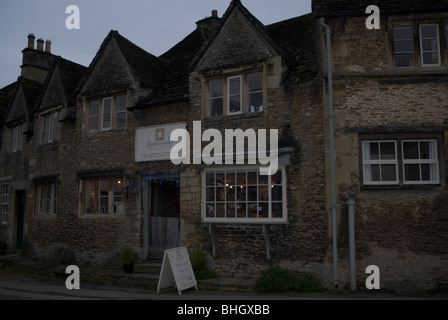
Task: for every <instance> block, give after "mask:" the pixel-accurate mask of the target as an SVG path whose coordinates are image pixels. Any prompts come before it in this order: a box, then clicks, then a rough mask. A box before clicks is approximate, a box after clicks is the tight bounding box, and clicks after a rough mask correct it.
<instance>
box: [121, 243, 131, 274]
mask: <svg viewBox="0 0 448 320" xmlns="http://www.w3.org/2000/svg"><path fill="white" fill-rule="evenodd" d="M120 263H121V265H122V266H123V269H124V272H127V273H132V271H133V270H134V257H133V253H132V250H131V248H129V247H125V248H124V249H123V250H122V251H121V255H120Z"/></svg>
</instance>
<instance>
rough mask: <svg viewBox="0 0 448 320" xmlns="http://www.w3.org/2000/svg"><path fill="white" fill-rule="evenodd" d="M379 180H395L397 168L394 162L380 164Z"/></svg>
mask: <svg viewBox="0 0 448 320" xmlns="http://www.w3.org/2000/svg"><path fill="white" fill-rule="evenodd" d="M381 178H382V180H381V181H396V180H397V168H396V166H395V165H394V164H385V165H381Z"/></svg>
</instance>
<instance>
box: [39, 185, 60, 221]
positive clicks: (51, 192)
mask: <svg viewBox="0 0 448 320" xmlns="http://www.w3.org/2000/svg"><path fill="white" fill-rule="evenodd" d="M57 188H58V183H57V182H56V181H53V182H45V183H37V184H36V202H37V203H36V213H37V214H39V215H56V211H57V199H58V190H57Z"/></svg>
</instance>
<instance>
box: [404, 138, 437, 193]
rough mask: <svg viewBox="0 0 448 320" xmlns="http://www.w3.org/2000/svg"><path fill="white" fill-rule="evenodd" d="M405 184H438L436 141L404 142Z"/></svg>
mask: <svg viewBox="0 0 448 320" xmlns="http://www.w3.org/2000/svg"><path fill="white" fill-rule="evenodd" d="M402 148H403V152H402V153H403V177H404V183H405V184H438V183H439V162H438V156H437V143H436V141H434V140H427V141H426V140H422V141H418V140H416V141H409V140H405V141H403V142H402Z"/></svg>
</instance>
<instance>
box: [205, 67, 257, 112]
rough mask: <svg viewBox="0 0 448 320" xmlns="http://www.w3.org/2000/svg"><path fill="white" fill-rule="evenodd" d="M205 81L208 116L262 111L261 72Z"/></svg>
mask: <svg viewBox="0 0 448 320" xmlns="http://www.w3.org/2000/svg"><path fill="white" fill-rule="evenodd" d="M207 83H208V116H209V117H210V118H217V117H222V116H229V115H237V114H242V113H255V112H262V111H263V72H261V71H257V72H247V73H243V74H239V75H232V76H227V77H222V78H215V79H210V80H208V82H207Z"/></svg>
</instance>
